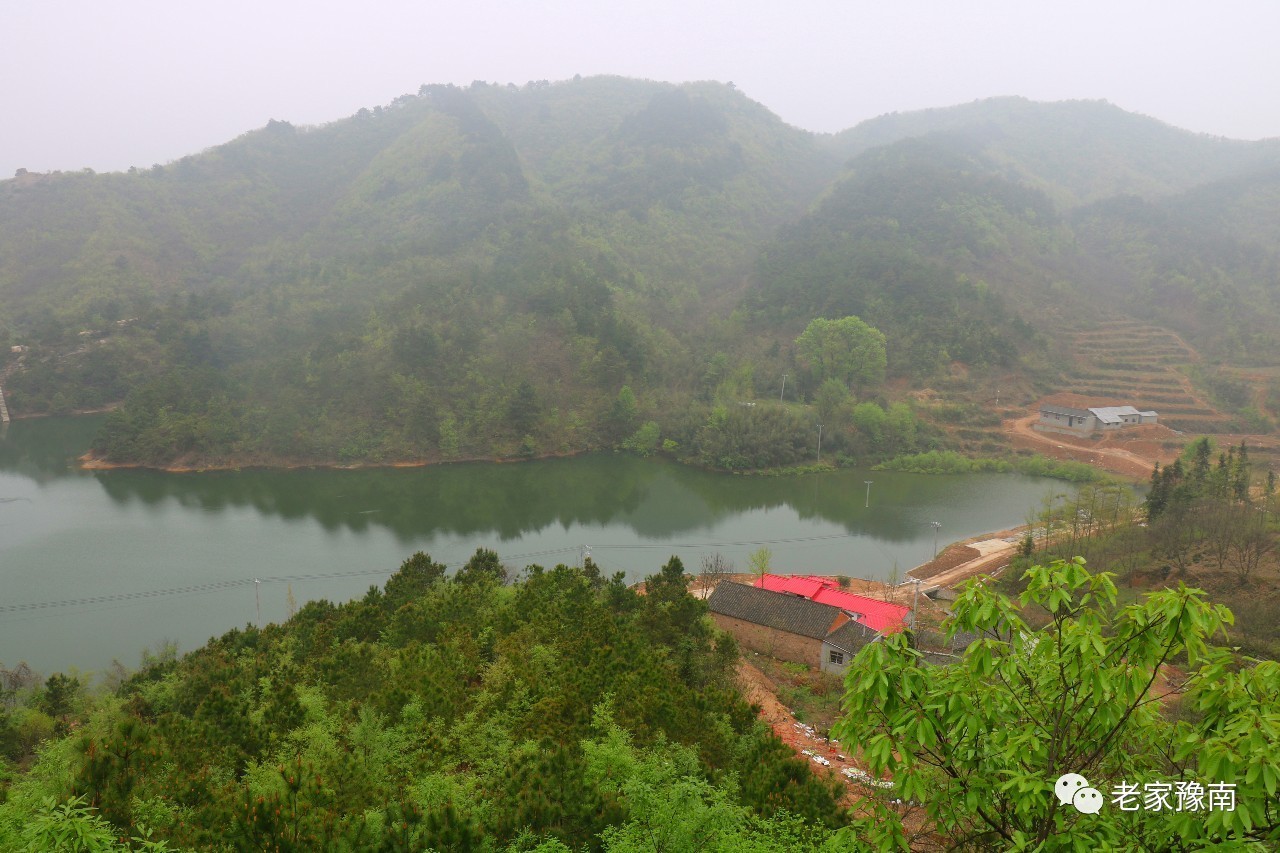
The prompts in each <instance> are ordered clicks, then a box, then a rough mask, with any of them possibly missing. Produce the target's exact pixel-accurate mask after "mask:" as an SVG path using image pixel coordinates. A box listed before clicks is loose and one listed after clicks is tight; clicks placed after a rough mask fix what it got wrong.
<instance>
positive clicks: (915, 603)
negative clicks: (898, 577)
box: [911, 578, 920, 629]
mask: <svg viewBox="0 0 1280 853" xmlns="http://www.w3.org/2000/svg"><path fill="white" fill-rule="evenodd" d="M911 580H912V581H913V582H914V584H915V591H914V592H913V593H912V594H911V627H912V628H913V629H914V628H915V627H916V625H917V624H918V623H919V621H920V620H919V619H917V618H916V612H917V611H918V609H919V607H920V579H919V578H912V579H911Z"/></svg>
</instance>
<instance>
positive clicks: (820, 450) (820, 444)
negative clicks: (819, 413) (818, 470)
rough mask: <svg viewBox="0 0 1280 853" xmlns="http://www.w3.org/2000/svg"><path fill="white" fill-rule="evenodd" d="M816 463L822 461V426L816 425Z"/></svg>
mask: <svg viewBox="0 0 1280 853" xmlns="http://www.w3.org/2000/svg"><path fill="white" fill-rule="evenodd" d="M818 461H819V462H821V461H822V424H818Z"/></svg>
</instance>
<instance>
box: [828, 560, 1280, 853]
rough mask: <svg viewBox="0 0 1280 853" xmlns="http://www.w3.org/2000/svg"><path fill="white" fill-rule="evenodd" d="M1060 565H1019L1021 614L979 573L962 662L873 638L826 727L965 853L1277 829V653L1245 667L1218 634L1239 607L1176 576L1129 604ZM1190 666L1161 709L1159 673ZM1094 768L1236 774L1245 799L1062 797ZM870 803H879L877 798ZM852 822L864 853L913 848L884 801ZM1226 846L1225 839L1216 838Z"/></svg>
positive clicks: (1153, 845)
mask: <svg viewBox="0 0 1280 853" xmlns="http://www.w3.org/2000/svg"><path fill="white" fill-rule="evenodd" d="M1083 563H1084V561H1083V560H1082V559H1080V558H1076V559H1074V560H1072V561H1069V562H1068V561H1062V560H1058V561H1054V562H1053V563H1051V564H1050V565H1048V566H1033V567H1032V568H1031V569H1029V570H1028V571H1027V572H1026V574H1025V575H1024V580H1025V581H1026V582H1027V586H1026V590H1025V592H1023V594H1022V597H1021V604H1022V606H1023V608H1029V609H1032V610H1034V611H1036V612H1039V613H1042V614H1044V615H1045V616H1047V619H1048V623H1047V625H1046V626H1045V627H1044V628H1043V629H1040V630H1035V629H1033V628H1032V627H1031V625H1030V624H1029V623H1028V622H1027V621H1026V619H1025V618H1024V610H1020V609H1019V608H1018V607H1016V606H1015V605H1014V604H1013V603H1012V602H1011V601H1009V599H1007V598H1005V597H1004V596H1002V595H1000V594H998V593H996V592H994V591H993V590H992V589H991V588H990V587H988V586H986V585H982V584H977V583H971V584H970V585H969V586H968V587H967V588H966V589H965V591H964V592H963V594H962V595H961V596H960V598H959V599H958V600H957V601H956V602H955V605H954V609H953V613H952V616H951V617H950V618H949V620H948V623H947V635H948V638H949V639H950V638H952V637H954V636H955V635H956V633H957V632H960V631H965V632H974V633H977V634H978V636H979V637H980V639H979V640H978V641H976V642H975V643H974V644H973V645H971V646H970V647H969V648H968V650H967V651H966V652H965V653H964V655H963V657H962V658H961V660H960V661H959V662H958V663H955V664H952V665H949V666H931V665H928V664H926V663H925V662H924V660H923V657H922V655H921V653H920V652H918V651H917V650H915V649H914V648H912V644H911V638H910V635H909V634H899V635H895V636H891V637H888V638H886V640H885V641H884V642H881V643H872V644H870V645H868V646H867V647H866V648H865V649H864V650H863V651H862V652H860V653H859V655H858V656H857V657H856V658H855V659H854V661H853V664H852V665H851V666H850V668H849V671H848V673H847V675H846V686H847V692H846V694H845V698H844V711H845V717H844V718H843V719H842V720H841V721H840V722H839V723H838V724H837V726H836V727H835V728H834V729H833V732H834V734H835V735H836V736H837V737H839V738H840V739H841V740H842V741H843V742H846V743H858V744H860V745H861V747H862V752H863V757H864V758H865V760H866V762H867V765H868V769H869V770H870V771H871V772H872V773H873V774H875V775H877V776H884V775H891V776H892V779H893V781H894V783H895V785H896V789H895V790H894V791H893V793H892V796H893V797H894V798H898V799H903V800H911V801H919V802H921V803H923V805H924V810H925V813H926V815H927V821H926V825H925V827H924V831H925V832H927V833H936V834H938V835H941V836H942V837H943V838H945V839H946V840H947V842H948V844H949V845H950V848H951V849H960V850H990V849H1006V850H1015V849H1016V850H1032V849H1035V850H1043V851H1050V850H1102V849H1111V850H1119V849H1125V850H1186V849H1203V848H1205V847H1209V846H1213V845H1215V844H1226V845H1228V846H1229V847H1230V849H1239V848H1240V847H1241V846H1242V845H1243V844H1245V843H1246V842H1250V841H1255V842H1264V843H1270V844H1274V843H1275V842H1276V841H1278V840H1280V807H1277V804H1276V791H1277V786H1278V785H1280V734H1278V733H1280V665H1277V664H1276V663H1275V662H1271V661H1267V662H1256V661H1241V660H1238V659H1236V657H1235V656H1234V654H1233V653H1232V652H1230V651H1228V650H1225V649H1221V648H1216V647H1214V646H1212V645H1211V642H1212V641H1213V640H1214V639H1215V638H1218V637H1221V636H1222V635H1223V632H1224V630H1225V628H1226V626H1227V625H1229V624H1231V622H1232V617H1231V614H1230V612H1229V611H1228V610H1227V609H1226V608H1224V607H1222V606H1216V605H1212V604H1209V603H1208V602H1206V601H1205V597H1204V593H1203V592H1202V591H1200V590H1197V589H1190V588H1187V587H1185V586H1180V587H1179V588H1178V589H1176V590H1172V589H1171V590H1163V591H1160V592H1155V593H1151V594H1149V595H1148V596H1146V598H1145V599H1144V600H1142V601H1140V602H1138V603H1136V604H1132V605H1129V606H1127V607H1123V608H1119V607H1117V605H1116V588H1115V585H1114V584H1113V583H1112V581H1111V577H1110V575H1108V574H1106V573H1102V574H1097V575H1092V574H1090V573H1089V572H1088V571H1086V570H1085V568H1084V565H1083ZM1174 659H1181V660H1184V661H1185V664H1184V665H1185V666H1186V667H1187V670H1188V676H1187V684H1186V689H1185V693H1184V694H1183V695H1182V696H1181V697H1180V700H1179V701H1180V703H1181V704H1182V706H1183V707H1184V708H1186V709H1187V710H1188V711H1189V713H1188V714H1187V715H1186V716H1187V717H1190V719H1180V720H1178V721H1170V720H1168V719H1166V718H1165V717H1164V716H1163V715H1162V712H1161V703H1160V696H1161V691H1160V688H1159V687H1158V686H1157V685H1158V676H1159V673H1160V671H1161V668H1162V667H1163V666H1164V665H1165V664H1167V663H1168V662H1170V661H1172V660H1174ZM1065 773H1079V774H1081V775H1083V776H1084V777H1085V778H1086V779H1087V780H1088V781H1089V782H1090V783H1091V784H1092V785H1093V787H1095V788H1097V789H1099V790H1100V791H1102V792H1105V793H1104V795H1105V796H1108V798H1110V795H1111V794H1112V792H1113V788H1114V786H1117V785H1120V784H1122V783H1127V784H1134V783H1138V785H1139V790H1142V787H1141V786H1142V784H1143V783H1147V782H1167V783H1170V784H1171V786H1173V785H1177V784H1179V783H1186V784H1188V785H1190V784H1197V785H1201V786H1203V787H1204V788H1205V789H1206V790H1207V786H1208V785H1209V784H1212V783H1217V782H1229V783H1234V784H1235V786H1236V795H1235V809H1234V811H1228V810H1216V811H1205V810H1202V811H1198V812H1196V811H1190V810H1186V811H1182V812H1173V811H1151V810H1137V811H1127V810H1122V809H1120V808H1119V807H1118V806H1117V805H1115V804H1114V803H1110V802H1109V803H1107V804H1105V805H1104V808H1103V810H1102V811H1101V812H1100V813H1098V814H1084V813H1081V812H1079V811H1077V810H1076V809H1075V808H1074V807H1071V806H1064V805H1063V804H1062V803H1060V802H1059V799H1058V798H1057V797H1056V796H1055V795H1054V783H1055V781H1056V780H1057V779H1058V777H1059V776H1061V775H1062V774H1065ZM872 802H876V803H880V801H876V800H873V801H872ZM857 828H858V830H859V832H860V834H863V837H865V838H866V839H867V845H868V849H885V848H888V847H893V846H905V845H906V843H907V838H906V834H905V833H906V830H905V828H904V825H903V822H902V820H901V818H900V817H899V816H898V813H897V812H896V811H894V810H892V809H890V808H887V807H885V806H884V805H882V804H877V805H876V806H875V808H874V809H873V810H872V813H871V814H870V815H869V816H867V817H865V818H863V819H861V820H859V821H858V823H857ZM1215 849H1227V848H1225V847H1224V848H1216V847H1215Z"/></svg>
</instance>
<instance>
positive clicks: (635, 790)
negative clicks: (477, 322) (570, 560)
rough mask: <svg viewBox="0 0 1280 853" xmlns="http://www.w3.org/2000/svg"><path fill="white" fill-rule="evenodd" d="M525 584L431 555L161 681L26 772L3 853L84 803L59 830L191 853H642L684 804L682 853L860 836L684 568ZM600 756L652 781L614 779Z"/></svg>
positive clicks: (184, 661)
mask: <svg viewBox="0 0 1280 853" xmlns="http://www.w3.org/2000/svg"><path fill="white" fill-rule="evenodd" d="M525 575H526V577H525V579H524V580H523V581H521V582H519V583H516V584H514V585H511V586H504V585H503V581H504V580H505V578H506V569H505V568H504V567H503V566H502V564H501V562H500V561H499V559H498V556H497V554H496V553H495V552H493V551H490V550H487V549H479V550H478V551H477V552H476V554H475V555H474V556H473V557H472V558H471V560H469V561H468V563H467V564H466V565H465V566H464V567H463V568H462V569H460V570H459V572H458V573H457V575H456V576H455V577H454V578H448V577H447V576H446V574H445V567H444V566H442V565H440V564H437V563H435V562H434V561H432V560H431V558H430V557H429V556H428V555H426V554H415V555H413V556H412V557H410V558H409V559H407V560H406V561H405V562H404V564H403V565H402V566H401V567H400V569H399V571H397V572H396V573H395V574H394V575H393V576H392V577H391V579H390V580H389V581H388V582H387V584H386V586H385V589H383V590H379V589H378V588H376V587H375V588H372V589H371V590H370V592H369V593H368V594H367V595H366V596H365V597H364V598H362V599H359V600H356V601H352V602H349V603H347V604H344V605H340V606H334V605H331V604H328V603H327V602H312V603H310V604H307V605H306V606H304V607H303V608H302V609H301V610H300V611H299V612H298V613H297V614H296V615H295V616H294V617H292V619H290V621H289V622H288V623H286V624H285V625H279V626H277V625H272V626H268V627H267V628H264V629H262V630H258V629H256V628H247V629H245V630H243V631H232V632H229V633H227V634H226V635H224V636H222V637H221V638H218V639H216V640H213V641H211V642H210V643H209V644H208V645H207V646H206V647H205V648H203V649H200V650H197V651H196V652H194V653H192V654H189V655H187V656H185V657H183V658H181V659H178V660H172V661H169V662H167V663H161V662H157V664H156V665H155V666H154V667H153V668H152V670H151V671H146V672H143V673H140V674H139V675H136V676H134V677H132V678H131V679H129V680H127V681H126V682H125V683H124V684H123V686H122V687H121V691H120V692H121V698H120V699H119V700H118V701H116V702H114V703H113V704H111V705H110V706H109V707H107V708H105V709H103V711H102V712H101V713H99V714H96V715H94V716H93V717H91V718H89V719H87V720H86V719H84V718H83V717H81V718H80V719H79V720H78V721H77V722H78V725H77V728H76V731H75V733H74V735H73V736H71V737H69V738H67V739H64V740H53V741H51V742H50V743H48V744H46V745H45V747H43V748H42V751H41V755H40V757H39V759H38V760H36V761H35V763H34V764H32V765H31V766H30V768H29V769H26V770H24V771H23V772H19V773H17V774H16V777H15V778H14V779H13V781H12V784H11V786H10V787H9V796H8V801H7V802H4V803H0V847H5V843H4V842H8V841H9V840H10V838H22V835H21V833H22V832H23V831H30V832H34V831H35V830H24V828H25V827H29V826H36V825H39V826H44V825H45V823H49V822H50V821H52V818H50V819H49V820H48V821H44V818H39V819H37V817H38V816H39V815H42V814H45V813H46V811H47V807H46V806H43V805H41V803H42V802H43V801H44V799H46V798H48V797H49V796H55V797H57V798H58V800H57V801H58V802H61V801H63V800H65V797H66V794H67V793H68V792H71V793H73V794H75V795H77V796H83V798H84V799H83V800H81V801H73V804H72V807H69V808H70V809H71V810H70V811H67V810H66V809H64V811H67V813H66V815H63V816H62V817H59V818H58V821H57V822H58V823H59V825H60V826H61V825H62V824H66V825H67V826H71V827H72V829H66V830H65V831H68V832H69V831H72V830H74V831H76V832H81V833H82V834H84V835H86V837H92V836H93V834H94V833H98V834H100V835H101V836H102V838H103V839H105V840H106V841H109V842H110V843H111V844H112V845H115V844H116V843H117V842H116V841H115V840H114V839H116V838H122V837H132V836H142V835H145V833H146V832H147V831H149V832H151V833H152V836H153V837H154V838H156V839H161V840H163V842H164V843H165V844H168V845H171V846H173V847H175V848H181V849H233V850H240V849H280V850H313V849H338V850H420V849H429V848H434V849H440V850H446V849H447V850H455V849H502V848H503V847H505V846H509V845H516V846H520V849H529V848H531V847H535V846H537V844H538V843H548V844H549V843H551V842H552V841H554V842H557V843H560V844H563V845H565V847H566V848H568V849H574V850H580V849H584V848H590V849H605V848H607V845H608V844H609V843H612V842H610V841H609V840H608V839H611V838H616V839H617V844H619V845H623V846H620V847H619V849H629V848H627V847H626V846H625V844H626V843H629V842H626V841H625V839H628V838H632V837H633V833H634V831H635V830H634V827H635V826H637V825H641V826H648V825H649V824H647V823H646V821H649V820H652V818H653V816H654V815H653V813H651V809H650V806H652V805H653V804H654V803H656V802H657V801H659V800H663V799H664V798H668V797H671V798H674V800H672V802H678V803H684V804H685V805H686V806H687V807H688V808H689V809H691V810H692V811H691V813H690V815H689V817H690V821H689V822H688V823H687V824H686V829H687V831H688V832H690V833H694V834H697V833H698V832H700V831H701V830H700V829H699V828H700V827H723V831H724V833H726V835H725V837H726V838H737V837H738V836H739V835H741V836H742V837H747V838H752V839H758V840H760V841H759V843H760V844H764V843H765V841H767V840H769V839H774V842H776V843H774V842H770V843H772V845H773V846H763V847H760V849H765V850H775V849H786V848H787V843H788V842H786V841H785V839H789V838H792V837H795V838H799V839H802V840H805V843H806V844H809V843H810V841H812V844H813V845H814V846H816V845H817V844H819V843H820V842H821V840H822V839H825V838H826V837H827V836H828V835H829V832H830V830H833V829H836V828H838V827H840V826H841V825H843V823H844V820H843V818H842V816H841V810H840V807H839V801H838V791H836V790H835V789H834V788H833V787H832V786H831V785H830V784H828V783H826V782H822V781H819V780H818V779H816V778H814V777H813V776H812V775H811V774H810V773H809V771H808V769H807V767H806V765H805V764H804V763H803V762H800V761H797V760H796V759H795V758H794V757H793V756H792V754H791V752H790V750H789V749H788V748H787V747H786V746H784V745H783V744H781V743H780V742H779V741H777V739H776V738H774V737H773V735H772V733H771V732H770V731H769V730H768V728H767V727H766V726H764V724H763V723H761V722H760V721H759V720H758V719H757V717H756V715H755V713H754V712H753V710H752V709H751V708H750V707H749V706H747V705H746V704H745V703H744V702H743V701H742V700H741V699H740V698H739V697H738V694H737V691H736V688H735V686H734V677H735V674H734V666H735V663H736V661H737V648H736V646H735V645H734V643H733V642H732V640H730V639H728V638H727V637H724V636H723V635H720V634H718V632H716V631H715V630H714V628H713V627H712V625H711V622H710V620H709V619H707V616H706V614H707V609H706V604H705V602H703V601H702V600H700V599H697V598H694V597H692V596H690V595H689V594H688V591H687V583H688V579H687V578H686V577H685V573H684V567H683V565H682V564H681V562H680V561H679V560H678V559H675V558H672V559H671V560H669V561H668V562H667V563H666V564H665V565H664V566H663V567H662V569H661V570H660V571H659V572H658V573H656V574H655V575H653V576H652V577H650V578H648V580H647V582H646V590H645V592H646V594H645V595H643V596H638V595H636V594H635V592H633V591H632V590H630V589H628V588H627V586H626V585H625V584H624V583H623V582H622V578H621V576H616V577H614V578H612V579H606V578H604V577H602V575H601V573H600V571H599V567H598V566H596V565H594V564H593V563H591V561H589V560H588V561H586V565H584V566H583V567H582V568H581V569H575V568H570V567H566V566H557V567H555V568H553V569H549V570H548V569H543V568H541V567H538V566H530V567H528V568H527V569H526V572H525ZM605 707H611V708H613V709H614V710H613V711H611V712H610V713H609V715H608V719H607V721H606V719H605V718H604V717H603V716H601V714H602V713H603V712H597V713H596V714H595V718H594V720H593V712H592V709H593V708H596V709H600V708H605ZM593 744H595V745H599V746H601V748H605V747H607V748H608V749H611V750H613V752H614V753H617V754H618V755H620V756H621V757H620V758H618V759H617V760H618V761H623V762H630V765H629V766H635V767H637V768H640V769H641V770H643V773H642V774H641V776H640V777H636V778H635V779H633V780H631V781H628V779H629V778H630V777H624V776H621V775H617V774H615V775H612V776H609V775H608V774H605V775H599V774H597V773H596V772H595V770H594V769H593V768H599V767H600V766H601V759H600V755H601V754H600V753H599V752H597V751H593V750H595V749H596V747H595V746H593ZM606 751H607V750H606ZM611 760H612V759H611ZM673 767H674V768H676V770H678V772H676V773H671V772H669V768H673ZM655 773H656V774H657V775H653V774H655ZM631 782H635V784H631ZM75 803H83V804H84V805H85V806H86V807H90V808H92V812H90V811H89V810H88V808H80V807H79V806H76V805H75ZM42 809H44V810H45V811H42ZM49 814H52V813H49ZM59 814H61V813H59ZM788 815H792V816H796V817H794V818H792V817H788ZM41 821H44V823H41ZM801 821H802V822H801ZM637 822H638V823H637ZM686 829H681V830H677V835H679V834H680V833H684V832H686ZM40 831H42V832H43V831H44V830H40ZM49 831H53V830H49ZM57 831H59V832H61V831H64V829H58V830H57ZM719 831H720V830H718V829H717V832H719ZM6 833H8V834H7V835H6ZM15 833H18V834H17V835H15ZM775 836H776V837H775ZM41 837H42V838H43V837H44V836H41ZM673 837H675V836H673ZM680 837H683V836H680ZM535 842H536V843H535ZM134 843H135V845H136V844H141V843H142V842H140V841H137V842H134ZM486 845H488V846H486ZM10 846H12V845H10ZM5 849H8V847H5ZM19 849H25V848H21V847H19ZM32 849H37V848H32ZM38 849H54V848H50V847H40V848H38ZM84 849H96V848H84ZM102 849H112V850H114V849H124V848H117V847H116V846H108V847H103V848H102ZM155 849H162V848H155ZM548 849H550V848H548ZM800 849H808V848H804V847H802V848H800Z"/></svg>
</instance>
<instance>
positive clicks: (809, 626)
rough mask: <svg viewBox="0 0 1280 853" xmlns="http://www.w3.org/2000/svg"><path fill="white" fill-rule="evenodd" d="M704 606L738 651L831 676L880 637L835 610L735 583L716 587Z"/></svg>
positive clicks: (829, 606)
mask: <svg viewBox="0 0 1280 853" xmlns="http://www.w3.org/2000/svg"><path fill="white" fill-rule="evenodd" d="M707 606H708V608H709V609H710V610H711V617H712V618H713V619H714V620H715V621H716V624H717V625H719V626H720V627H721V628H722V629H723V630H725V631H728V632H729V633H731V634H733V636H734V637H736V638H737V640H738V642H739V643H740V644H741V645H742V646H743V647H745V648H748V649H751V650H753V651H756V652H760V653H762V654H767V655H770V656H772V657H776V658H779V659H781V660H789V661H794V662H796V663H803V664H805V665H806V666H809V667H812V668H814V669H821V670H822V671H824V672H830V673H833V674H836V675H842V674H843V673H844V671H845V670H846V669H847V668H848V666H849V663H850V661H852V660H853V656H854V655H856V654H857V653H858V651H859V650H860V649H861V648H862V647H863V646H865V645H866V644H867V643H869V642H871V641H873V640H874V639H875V638H877V637H879V636H880V634H879V632H877V631H876V630H875V629H874V628H870V627H868V626H867V625H864V624H863V623H861V622H859V621H857V620H856V619H854V618H851V616H850V613H849V612H848V611H845V610H842V609H840V608H839V607H835V606H833V605H830V604H820V603H819V602H816V601H811V600H809V599H807V598H801V597H799V596H796V595H788V594H787V593H782V592H774V591H771V590H767V589H760V588H758V587H753V586H746V585H744V584H739V583H733V582H724V583H721V584H719V585H717V586H716V588H715V591H714V592H712V593H711V596H710V598H708V599H707Z"/></svg>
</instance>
